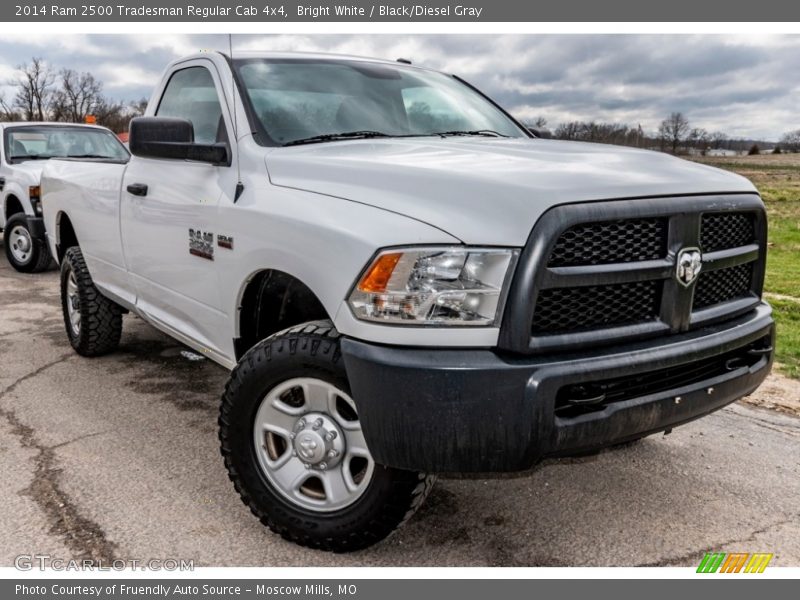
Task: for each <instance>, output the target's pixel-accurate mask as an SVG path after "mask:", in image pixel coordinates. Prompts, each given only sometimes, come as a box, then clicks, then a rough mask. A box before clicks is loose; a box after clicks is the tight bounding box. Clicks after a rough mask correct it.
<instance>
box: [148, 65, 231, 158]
mask: <svg viewBox="0 0 800 600" xmlns="http://www.w3.org/2000/svg"><path fill="white" fill-rule="evenodd" d="M156 116H159V117H176V118H179V119H186V120H187V121H191V123H192V125H193V126H194V139H195V141H196V142H200V143H203V144H213V143H215V142H223V141H226V140H227V139H228V138H227V133H226V131H225V121H224V120H223V118H222V108H221V107H220V104H219V96H217V88H216V87H215V86H214V79H213V78H212V77H211V73H210V72H209V71H208V69H206V68H205V67H189V68H187V69H182V70H180V71H176V72H175V73H173V74H172V77H170V79H169V83H167V88H166V89H165V90H164V94H163V95H162V96H161V102H160V103H159V105H158V110H157V111H156Z"/></svg>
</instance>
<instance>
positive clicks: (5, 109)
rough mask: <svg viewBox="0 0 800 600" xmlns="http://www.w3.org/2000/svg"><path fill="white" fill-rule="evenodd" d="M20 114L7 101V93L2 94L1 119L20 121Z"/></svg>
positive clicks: (0, 102) (0, 103) (0, 96)
mask: <svg viewBox="0 0 800 600" xmlns="http://www.w3.org/2000/svg"><path fill="white" fill-rule="evenodd" d="M19 120H20V114H19V113H18V112H17V111H16V109H15V108H14V107H13V106H11V105H10V104H8V102H6V97H5V95H0V121H19Z"/></svg>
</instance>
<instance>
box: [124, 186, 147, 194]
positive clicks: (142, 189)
mask: <svg viewBox="0 0 800 600" xmlns="http://www.w3.org/2000/svg"><path fill="white" fill-rule="evenodd" d="M127 189H128V193H129V194H133V195H134V196H147V186H146V185H145V184H143V183H132V184H130V185H129V186H128V188H127Z"/></svg>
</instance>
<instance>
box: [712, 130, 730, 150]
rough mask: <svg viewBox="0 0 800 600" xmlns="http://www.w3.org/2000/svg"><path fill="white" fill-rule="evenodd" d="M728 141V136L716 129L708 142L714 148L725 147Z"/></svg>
mask: <svg viewBox="0 0 800 600" xmlns="http://www.w3.org/2000/svg"><path fill="white" fill-rule="evenodd" d="M727 142H728V136H727V135H726V134H724V133H722V132H721V131H715V132H714V133H712V134H710V135H709V137H708V143H709V144H710V145H711V147H712V148H715V149H719V148H723V147H724V146H725V145H726V144H727Z"/></svg>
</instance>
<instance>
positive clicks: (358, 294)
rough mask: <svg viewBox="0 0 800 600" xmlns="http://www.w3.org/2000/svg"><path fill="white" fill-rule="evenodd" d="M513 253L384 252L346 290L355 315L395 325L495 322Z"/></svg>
mask: <svg viewBox="0 0 800 600" xmlns="http://www.w3.org/2000/svg"><path fill="white" fill-rule="evenodd" d="M517 254H518V251H517V250H512V249H498V248H467V247H452V248H451V247H442V248H406V249H403V248H401V249H393V250H384V251H383V252H381V253H380V254H379V255H378V256H377V257H376V258H375V260H373V261H372V264H371V265H370V266H369V268H367V270H366V271H365V272H364V275H363V276H362V277H361V279H360V280H359V282H358V284H357V285H356V286H355V288H354V289H353V292H352V293H351V294H350V298H349V302H350V306H351V307H352V309H353V312H354V313H355V315H356V317H358V318H359V319H363V320H365V321H380V322H383V323H392V324H401V325H472V326H491V325H496V324H497V323H498V321H499V319H500V307H501V301H502V300H503V298H504V297H505V291H506V281H507V279H508V276H509V273H510V272H511V267H512V265H513V264H514V263H515V262H516V258H517Z"/></svg>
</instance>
